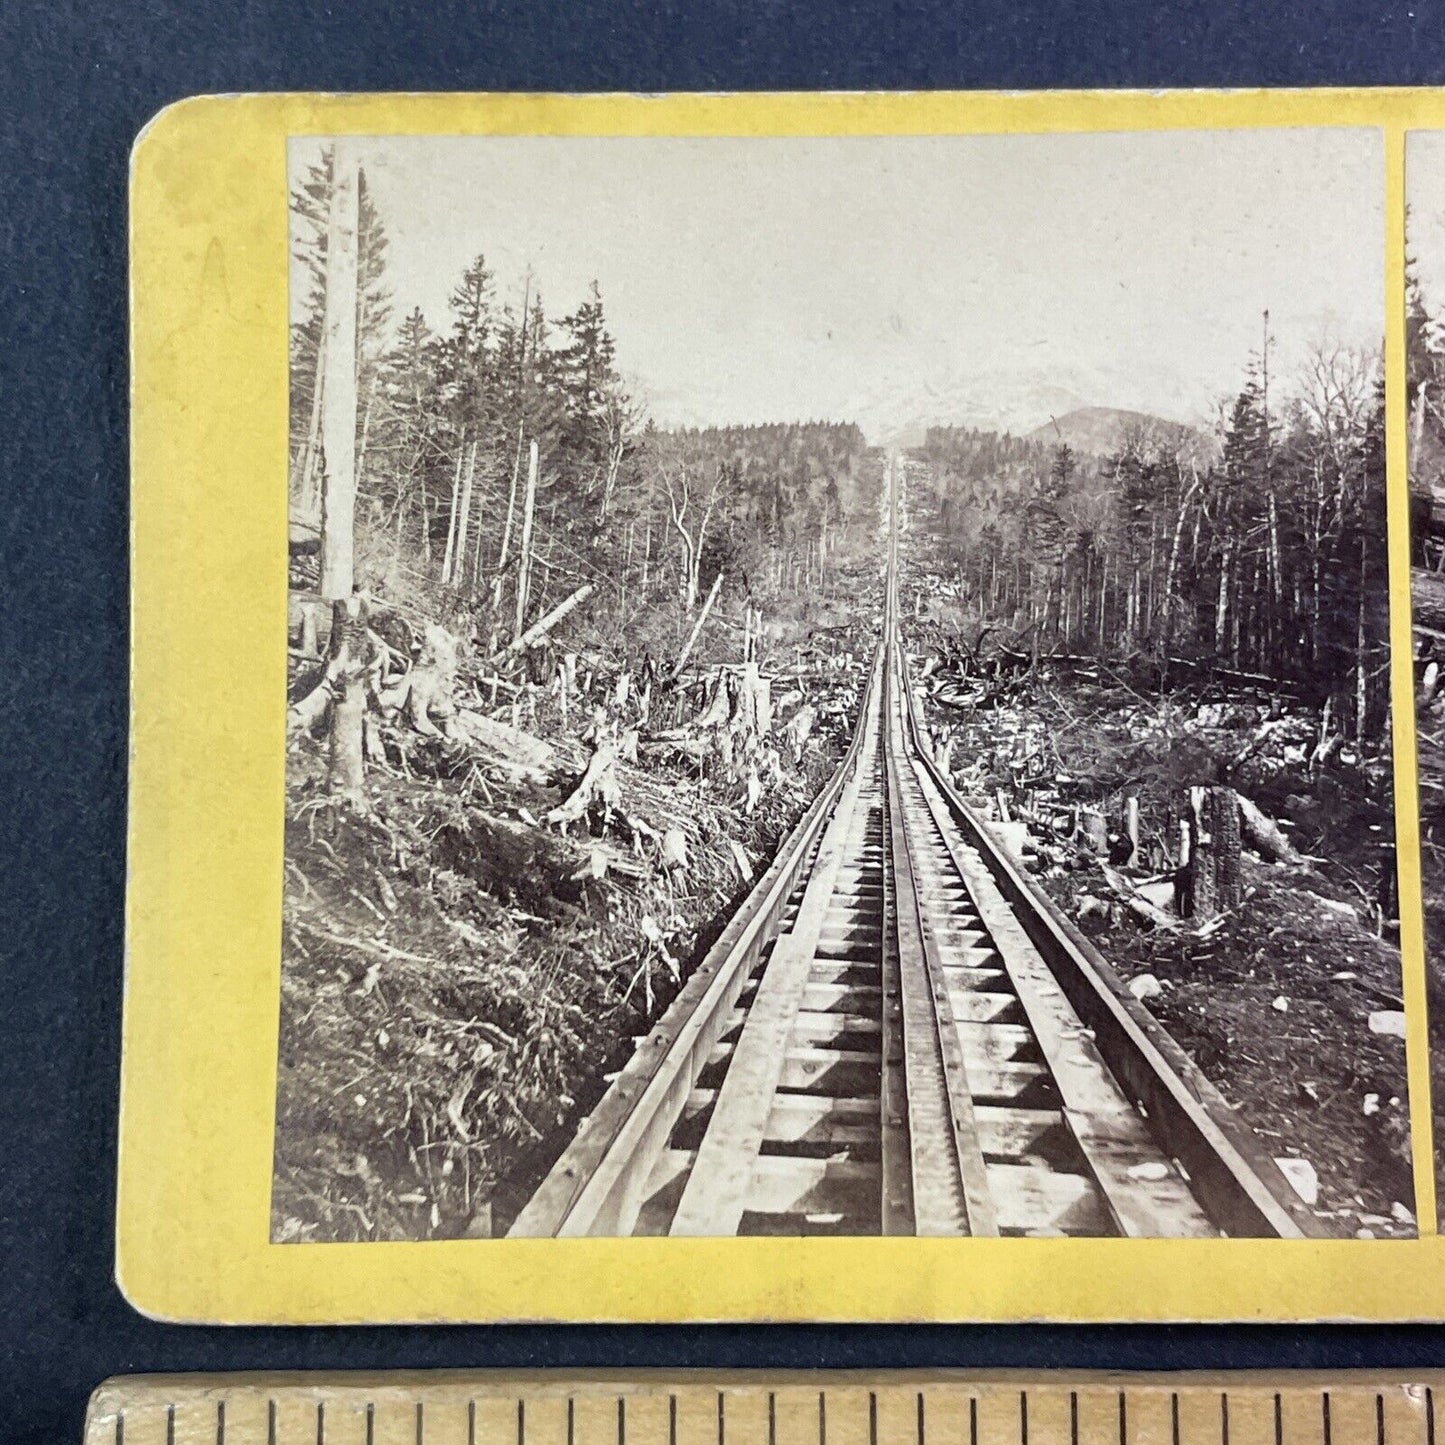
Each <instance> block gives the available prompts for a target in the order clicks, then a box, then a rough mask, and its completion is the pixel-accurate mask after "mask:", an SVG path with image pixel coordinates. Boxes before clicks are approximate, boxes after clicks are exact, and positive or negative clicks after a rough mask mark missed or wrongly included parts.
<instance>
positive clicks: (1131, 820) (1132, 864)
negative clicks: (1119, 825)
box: [1123, 794, 1139, 868]
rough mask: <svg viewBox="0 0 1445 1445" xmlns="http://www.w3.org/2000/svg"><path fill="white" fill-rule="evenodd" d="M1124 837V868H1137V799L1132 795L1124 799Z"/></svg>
mask: <svg viewBox="0 0 1445 1445" xmlns="http://www.w3.org/2000/svg"><path fill="white" fill-rule="evenodd" d="M1124 837H1125V839H1126V840H1127V842H1128V846H1129V852H1128V854H1127V855H1126V856H1125V858H1124V864H1123V866H1124V867H1125V868H1137V867H1138V866H1139V799H1138V798H1136V797H1134V796H1133V795H1132V794H1131V795H1130V796H1129V797H1127V798H1125V799H1124Z"/></svg>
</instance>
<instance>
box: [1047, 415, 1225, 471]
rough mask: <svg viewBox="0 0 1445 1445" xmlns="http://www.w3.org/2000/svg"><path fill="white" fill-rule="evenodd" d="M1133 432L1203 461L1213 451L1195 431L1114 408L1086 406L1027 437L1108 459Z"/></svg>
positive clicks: (1206, 439)
mask: <svg viewBox="0 0 1445 1445" xmlns="http://www.w3.org/2000/svg"><path fill="white" fill-rule="evenodd" d="M1132 432H1142V433H1143V434H1144V435H1145V436H1147V437H1149V438H1150V439H1151V440H1158V441H1160V442H1163V443H1165V444H1167V445H1169V446H1171V447H1173V446H1178V447H1180V448H1182V449H1183V450H1184V451H1185V452H1186V454H1188V455H1191V456H1194V457H1196V458H1197V459H1198V460H1200V461H1203V460H1205V459H1206V458H1208V457H1210V456H1212V455H1213V453H1214V451H1215V449H1216V448H1215V441H1214V438H1213V437H1211V436H1208V435H1207V434H1206V433H1204V432H1202V431H1200V430H1199V429H1198V428H1197V427H1192V426H1186V425H1184V423H1182V422H1177V421H1168V420H1166V419H1165V418H1164V417H1161V416H1154V415H1152V414H1151V413H1149V412H1145V411H1126V410H1124V409H1123V408H1121V407H1114V406H1085V407H1080V408H1079V409H1078V410H1077V411H1071V412H1068V413H1066V414H1065V415H1064V416H1060V417H1055V418H1054V419H1052V420H1050V421H1047V422H1045V423H1044V425H1043V426H1040V427H1035V428H1034V430H1033V431H1031V432H1029V433H1028V437H1027V439H1028V440H1029V441H1040V442H1044V443H1047V444H1048V445H1050V446H1055V445H1057V444H1058V443H1059V442H1067V443H1068V445H1069V446H1071V447H1072V448H1073V449H1074V450H1075V451H1076V452H1088V453H1090V454H1091V455H1093V456H1108V455H1109V453H1111V452H1114V451H1117V450H1118V448H1119V444H1120V443H1121V442H1122V441H1123V440H1124V438H1125V437H1126V436H1128V435H1129V434H1130V433H1132Z"/></svg>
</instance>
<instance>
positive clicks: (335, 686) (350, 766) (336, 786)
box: [326, 597, 369, 811]
mask: <svg viewBox="0 0 1445 1445" xmlns="http://www.w3.org/2000/svg"><path fill="white" fill-rule="evenodd" d="M331 634H332V638H333V648H334V650H333V653H332V657H333V661H334V662H335V673H334V678H333V681H332V684H331V728H330V751H329V753H328V758H327V766H326V782H327V786H328V787H329V789H330V790H331V795H332V796H333V797H334V798H338V799H340V800H341V801H343V802H347V803H350V804H351V805H352V807H354V808H358V809H360V810H362V811H365V810H366V808H367V807H368V806H369V805H368V802H367V797H366V771H365V764H364V762H363V751H362V750H363V747H364V744H365V737H366V613H365V609H364V608H363V607H362V603H361V599H360V598H359V597H346V598H342V599H341V600H339V601H338V602H337V603H336V610H335V615H334V617H333V619H332V623H331Z"/></svg>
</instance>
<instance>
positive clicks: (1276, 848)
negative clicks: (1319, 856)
mask: <svg viewBox="0 0 1445 1445" xmlns="http://www.w3.org/2000/svg"><path fill="white" fill-rule="evenodd" d="M1238 797H1239V830H1240V832H1241V834H1242V835H1243V837H1244V841H1245V843H1246V844H1247V845H1248V846H1249V847H1251V848H1253V849H1254V851H1255V852H1256V853H1258V854H1259V855H1260V857H1262V858H1268V859H1269V861H1270V862H1271V863H1294V864H1301V865H1307V863H1308V860H1307V859H1306V858H1305V857H1304V855H1303V854H1302V853H1301V852H1300V851H1299V849H1297V848H1296V847H1295V845H1294V844H1293V843H1291V842H1290V840H1289V839H1288V838H1286V837H1285V835H1284V829H1283V828H1281V827H1280V826H1279V824H1278V823H1276V822H1275V821H1274V820H1273V819H1272V818H1270V817H1267V816H1266V815H1265V814H1264V813H1263V812H1262V811H1261V810H1260V808H1259V806H1258V805H1257V804H1255V803H1252V802H1250V800H1249V799H1248V798H1246V797H1245V796H1244V794H1243V793H1240V794H1239V795H1238Z"/></svg>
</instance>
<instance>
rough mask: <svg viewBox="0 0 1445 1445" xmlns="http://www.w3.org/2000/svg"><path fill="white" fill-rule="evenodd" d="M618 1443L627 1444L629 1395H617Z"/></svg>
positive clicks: (618, 1444) (619, 1444)
mask: <svg viewBox="0 0 1445 1445" xmlns="http://www.w3.org/2000/svg"><path fill="white" fill-rule="evenodd" d="M617 1445H627V1397H626V1396H625V1395H619V1396H618V1397H617Z"/></svg>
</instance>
